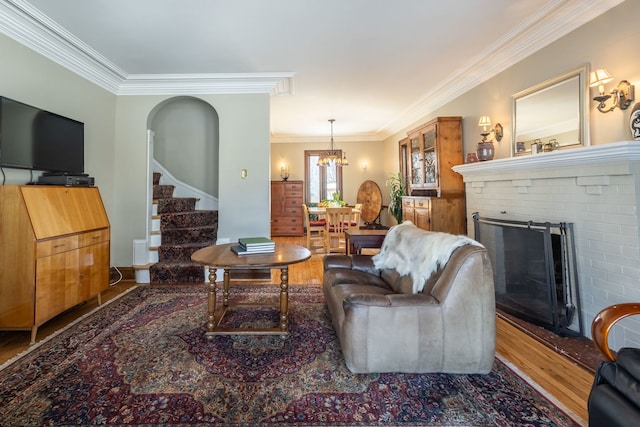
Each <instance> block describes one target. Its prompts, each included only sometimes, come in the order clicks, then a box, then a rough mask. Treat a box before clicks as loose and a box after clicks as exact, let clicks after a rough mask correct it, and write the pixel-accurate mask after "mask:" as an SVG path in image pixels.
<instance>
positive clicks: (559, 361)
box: [0, 237, 593, 421]
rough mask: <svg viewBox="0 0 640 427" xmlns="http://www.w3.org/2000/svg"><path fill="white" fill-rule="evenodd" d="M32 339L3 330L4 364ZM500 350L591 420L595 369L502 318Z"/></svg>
mask: <svg viewBox="0 0 640 427" xmlns="http://www.w3.org/2000/svg"><path fill="white" fill-rule="evenodd" d="M274 240H276V241H278V242H283V243H291V244H298V245H304V244H305V239H304V238H298V237H291V238H288V237H279V238H274ZM323 256H324V255H323V254H314V255H312V257H311V259H310V260H309V261H307V262H303V263H299V264H294V265H291V266H290V267H289V283H290V284H312V285H320V284H321V283H322V258H323ZM279 281H280V277H279V271H278V270H273V274H272V278H271V281H270V282H271V283H279ZM270 282H256V283H270ZM135 285H136V283H134V282H132V281H123V282H120V283H118V284H116V285H114V286H113V287H111V288H109V289H108V290H107V291H105V292H104V293H103V295H102V300H103V301H108V300H110V299H112V298H114V297H115V296H117V295H119V294H121V293H123V292H125V291H127V290H128V289H130V288H131V287H133V286H135ZM96 306H97V301H96V299H93V300H91V301H89V302H87V303H85V304H82V305H80V306H77V307H75V308H73V309H71V310H69V311H67V312H65V313H63V314H61V315H59V316H57V317H56V318H54V319H52V320H51V321H49V322H47V323H46V324H44V325H42V326H41V327H40V328H39V329H38V336H37V340H38V341H40V340H42V339H43V338H45V337H47V336H49V335H51V334H52V333H54V332H55V331H56V330H58V329H60V328H62V327H64V326H65V325H67V324H69V323H70V322H72V321H74V320H75V319H77V318H79V317H81V316H82V315H84V314H86V313H88V312H89V311H91V310H93V309H94V308H95V307H96ZM29 339H30V332H28V331H4V332H0V364H1V363H3V362H5V361H6V360H8V359H10V358H12V357H14V356H15V355H17V354H19V353H21V352H22V351H24V350H26V349H27V348H28V347H29ZM497 352H498V353H499V354H500V355H501V356H502V357H503V358H504V359H506V360H508V361H509V362H511V363H512V364H513V365H514V366H516V367H517V368H518V369H519V370H520V371H521V372H523V373H524V374H525V375H527V376H529V377H530V378H531V379H533V380H534V381H535V382H536V383H538V384H539V385H540V386H541V387H543V388H544V390H546V392H548V393H549V394H551V395H553V396H555V397H556V398H557V399H558V400H559V401H560V402H561V403H562V404H564V405H565V406H566V407H567V408H568V409H569V410H571V411H572V412H573V413H575V414H576V415H577V416H579V417H581V418H582V419H583V420H585V421H586V420H587V418H588V417H587V398H588V396H589V390H590V389H591V383H592V381H593V374H592V373H591V372H589V371H588V370H586V369H584V368H582V367H581V366H578V365H576V364H575V363H573V362H572V361H570V360H569V359H567V358H565V357H564V356H561V355H560V354H558V353H556V352H554V351H553V350H551V349H549V348H548V347H546V346H544V345H543V344H541V343H539V342H538V341H536V340H535V339H534V338H531V337H530V336H528V335H526V334H525V333H523V332H521V331H520V330H519V329H517V328H514V327H513V326H511V325H510V324H509V323H507V322H505V321H504V320H502V319H500V318H498V320H497Z"/></svg>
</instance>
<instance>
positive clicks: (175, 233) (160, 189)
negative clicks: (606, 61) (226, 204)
mask: <svg viewBox="0 0 640 427" xmlns="http://www.w3.org/2000/svg"><path fill="white" fill-rule="evenodd" d="M159 182H160V174H157V173H154V174H153V198H154V200H157V203H158V215H160V231H161V234H162V240H161V244H160V246H159V248H158V262H157V263H156V264H154V265H152V266H151V267H150V268H149V275H150V280H151V282H153V283H176V282H203V281H204V280H205V277H204V270H203V267H202V265H200V264H196V263H194V262H191V254H192V253H193V252H195V251H197V250H198V249H201V248H204V247H206V246H210V245H213V244H215V242H216V239H217V236H218V211H211V210H196V209H195V206H196V199H195V198H192V197H173V192H174V189H175V187H174V186H173V185H161V184H159Z"/></svg>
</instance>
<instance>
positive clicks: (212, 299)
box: [191, 243, 311, 337]
mask: <svg viewBox="0 0 640 427" xmlns="http://www.w3.org/2000/svg"><path fill="white" fill-rule="evenodd" d="M237 244H238V243H228V244H224V245H213V246H208V247H206V248H203V249H200V250H198V251H196V252H194V253H193V254H192V255H191V260H192V261H193V262H197V263H198V264H202V265H205V266H208V267H209V292H208V304H207V336H208V337H211V336H213V335H282V336H283V337H286V336H287V335H288V334H289V314H288V313H289V265H291V264H295V263H298V262H303V261H306V260H308V259H309V258H311V252H309V250H308V249H307V248H305V247H302V246H296V245H287V244H282V243H276V245H275V251H274V252H273V253H266V254H251V255H236V254H235V253H234V252H232V251H231V247H232V246H236V245H237ZM216 268H223V269H224V276H223V278H224V279H223V282H222V283H223V291H222V307H221V308H220V310H218V311H217V312H216V293H217V292H216V291H217V286H216V279H215V277H216V271H215V269H216ZM265 268H270V269H271V268H279V269H280V304H279V306H280V322H279V325H278V326H277V327H274V328H228V327H222V326H220V322H221V321H222V318H223V317H224V314H225V313H226V311H227V309H228V308H230V307H232V306H233V307H237V306H244V307H251V306H253V307H255V306H275V304H273V303H242V302H236V303H233V304H231V303H230V302H229V287H230V280H229V273H230V271H231V270H235V269H243V270H246V269H249V270H255V269H265Z"/></svg>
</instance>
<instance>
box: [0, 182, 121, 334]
mask: <svg viewBox="0 0 640 427" xmlns="http://www.w3.org/2000/svg"><path fill="white" fill-rule="evenodd" d="M109 251H110V225H109V220H108V218H107V213H106V211H105V209H104V205H103V203H102V199H101V197H100V192H99V191H98V189H97V188H95V187H58V186H39V185H29V186H9V185H7V186H1V187H0V253H1V254H2V256H1V257H0V329H15V330H29V329H30V330H31V342H32V343H33V342H35V338H36V334H37V329H38V326H40V325H42V324H43V323H45V322H46V321H48V320H50V319H51V318H53V317H54V316H56V315H58V314H60V313H62V312H63V311H65V310H67V309H68V308H71V307H73V306H75V305H77V304H79V303H81V302H83V301H86V300H88V299H90V298H92V297H94V296H96V295H97V296H98V303H100V302H101V301H100V292H102V291H103V290H105V289H107V288H108V287H109V268H110V267H109Z"/></svg>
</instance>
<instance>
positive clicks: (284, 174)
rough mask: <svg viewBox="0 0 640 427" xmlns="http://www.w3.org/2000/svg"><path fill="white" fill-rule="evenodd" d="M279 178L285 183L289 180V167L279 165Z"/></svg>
mask: <svg viewBox="0 0 640 427" xmlns="http://www.w3.org/2000/svg"><path fill="white" fill-rule="evenodd" d="M280 178H282V180H283V181H287V180H288V179H289V166H287V165H285V164H284V163H283V164H282V165H280Z"/></svg>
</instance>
